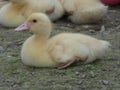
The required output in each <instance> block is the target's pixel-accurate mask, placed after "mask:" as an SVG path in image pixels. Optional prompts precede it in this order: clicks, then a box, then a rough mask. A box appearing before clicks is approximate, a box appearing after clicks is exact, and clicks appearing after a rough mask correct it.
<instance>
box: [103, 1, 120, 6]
mask: <svg viewBox="0 0 120 90" xmlns="http://www.w3.org/2000/svg"><path fill="white" fill-rule="evenodd" d="M101 2H102V3H104V4H105V5H109V6H112V5H118V4H120V0H101Z"/></svg>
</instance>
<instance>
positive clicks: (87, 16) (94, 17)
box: [60, 0, 108, 24]
mask: <svg viewBox="0 0 120 90" xmlns="http://www.w3.org/2000/svg"><path fill="white" fill-rule="evenodd" d="M60 2H61V3H62V5H63V7H64V9H65V11H66V12H67V13H68V14H69V15H70V16H69V19H70V20H71V21H72V22H74V23H77V24H84V23H85V24H86V23H94V22H97V21H98V20H100V19H101V18H102V17H103V16H105V15H106V13H107V8H108V6H105V5H103V4H102V3H101V2H100V0H60Z"/></svg>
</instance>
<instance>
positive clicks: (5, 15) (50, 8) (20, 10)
mask: <svg viewBox="0 0 120 90" xmlns="http://www.w3.org/2000/svg"><path fill="white" fill-rule="evenodd" d="M34 12H43V13H47V14H48V16H49V17H50V19H51V20H52V21H55V20H57V19H59V18H60V17H62V15H63V14H64V10H63V8H62V5H61V4H60V2H59V1H58V0H9V3H8V4H6V5H4V6H3V7H2V8H1V9H0V24H2V25H3V26H7V27H17V26H19V25H21V24H22V23H23V22H24V21H25V20H26V19H27V17H28V16H29V15H30V14H32V13H34Z"/></svg>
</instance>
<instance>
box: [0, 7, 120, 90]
mask: <svg viewBox="0 0 120 90" xmlns="http://www.w3.org/2000/svg"><path fill="white" fill-rule="evenodd" d="M101 27H102V29H101ZM61 32H77V33H84V34H88V35H91V36H93V37H96V38H99V39H104V40H107V41H109V42H110V43H111V44H112V47H111V48H112V50H111V52H110V53H109V54H106V56H105V57H102V59H100V60H97V61H95V62H93V63H90V64H86V65H81V64H80V63H77V64H75V65H73V66H71V67H69V68H67V69H63V70H58V69H50V68H34V67H28V66H26V65H24V64H23V63H22V62H21V58H20V49H21V45H22V43H23V42H24V40H25V39H26V38H27V37H29V36H30V35H31V33H27V32H14V29H11V28H6V27H2V26H0V90H50V89H51V90H120V6H115V7H112V8H110V9H109V11H108V14H107V16H106V17H105V18H104V19H103V20H101V21H100V22H99V23H97V24H92V25H75V24H72V23H70V22H69V21H67V20H66V19H65V18H63V19H62V20H59V21H57V22H55V23H54V31H53V32H52V35H55V34H58V33H61Z"/></svg>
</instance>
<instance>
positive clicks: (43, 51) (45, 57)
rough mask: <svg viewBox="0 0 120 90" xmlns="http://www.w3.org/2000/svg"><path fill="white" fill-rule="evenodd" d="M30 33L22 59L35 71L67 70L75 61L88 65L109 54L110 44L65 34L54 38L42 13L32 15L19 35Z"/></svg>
mask: <svg viewBox="0 0 120 90" xmlns="http://www.w3.org/2000/svg"><path fill="white" fill-rule="evenodd" d="M23 30H29V31H31V32H33V33H34V35H33V36H31V37H29V38H28V39H27V40H26V41H25V42H24V44H23V46H22V51H21V57H22V61H23V63H24V64H26V65H30V66H36V67H58V68H59V69H62V68H65V67H67V66H69V65H71V64H72V63H74V62H76V61H81V62H84V63H89V62H92V61H94V60H95V59H97V58H100V57H102V56H103V55H105V54H106V51H108V50H109V46H110V44H109V42H107V41H103V40H98V39H95V38H93V37H90V36H87V35H83V34H77V33H62V34H59V35H56V36H54V37H52V38H49V37H50V33H51V31H52V25H51V21H50V20H49V18H48V17H47V16H46V15H45V14H42V13H33V14H32V15H31V16H29V18H28V19H27V21H26V22H25V23H24V24H23V25H21V26H19V27H18V28H17V29H16V31H23Z"/></svg>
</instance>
